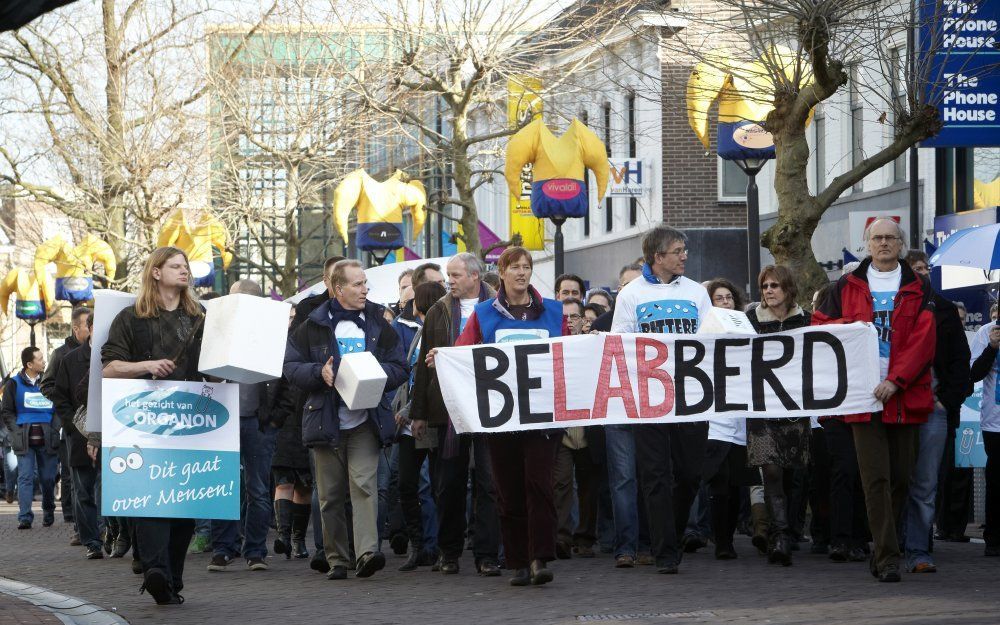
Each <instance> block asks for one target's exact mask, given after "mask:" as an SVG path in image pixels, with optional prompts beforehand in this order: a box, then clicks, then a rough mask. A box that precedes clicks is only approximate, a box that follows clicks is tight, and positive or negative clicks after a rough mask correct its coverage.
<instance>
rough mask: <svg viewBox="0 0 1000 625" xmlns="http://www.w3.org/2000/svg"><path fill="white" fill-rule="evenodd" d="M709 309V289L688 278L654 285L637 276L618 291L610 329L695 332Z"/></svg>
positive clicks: (662, 332)
mask: <svg viewBox="0 0 1000 625" xmlns="http://www.w3.org/2000/svg"><path fill="white" fill-rule="evenodd" d="M710 310H712V300H711V298H709V296H708V291H706V290H705V287H703V286H701V285H700V284H698V283H697V282H695V281H694V280H691V279H690V278H685V277H684V276H678V277H677V278H675V279H674V280H672V281H671V282H669V283H667V284H662V283H661V284H654V283H652V282H650V281H648V280H646V279H645V278H643V277H639V278H636V279H635V280H633V281H631V282H629V283H628V284H626V285H625V286H624V287H622V290H621V291H620V292H619V293H618V298H617V300H616V301H615V314H614V317H613V319H612V322H611V331H612V332H620V333H624V332H640V333H655V334H694V333H696V332H697V331H698V327H699V326H700V325H701V324H702V322H704V320H705V317H706V315H708V312H709V311H710Z"/></svg>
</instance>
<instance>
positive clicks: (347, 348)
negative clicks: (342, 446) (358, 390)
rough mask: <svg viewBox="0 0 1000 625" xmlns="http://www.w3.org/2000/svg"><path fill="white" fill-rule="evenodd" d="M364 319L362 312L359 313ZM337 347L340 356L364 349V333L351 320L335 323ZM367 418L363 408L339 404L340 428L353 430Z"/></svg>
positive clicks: (366, 412)
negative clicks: (355, 408) (353, 408)
mask: <svg viewBox="0 0 1000 625" xmlns="http://www.w3.org/2000/svg"><path fill="white" fill-rule="evenodd" d="M361 318H362V319H364V318H365V316H364V313H362V314H361ZM336 333H337V347H338V348H339V349H340V357H341V358H343V357H344V356H346V355H347V354H355V353H358V352H363V351H365V333H364V331H363V330H362V329H361V328H359V327H358V324H356V323H354V322H353V321H341V322H339V323H338V324H337V329H336ZM366 419H368V411H367V410H364V409H360V410H350V409H348V408H347V406H345V405H343V404H342V405H341V406H340V429H341V430H353V429H354V428H356V427H358V426H359V425H361V424H363V423H364V422H365V420H366Z"/></svg>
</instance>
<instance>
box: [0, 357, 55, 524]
mask: <svg viewBox="0 0 1000 625" xmlns="http://www.w3.org/2000/svg"><path fill="white" fill-rule="evenodd" d="M21 365H22V367H23V368H22V369H21V372H20V373H18V374H17V375H15V376H13V377H12V378H11V379H10V380H8V381H7V385H6V386H5V387H4V392H3V403H2V405H0V418H2V419H3V423H4V426H5V427H6V428H7V430H8V431H9V432H10V436H11V446H12V447H13V448H14V453H15V454H16V455H17V471H18V476H17V503H18V507H19V510H18V514H17V520H18V524H17V529H20V530H29V529H31V524H32V522H33V521H34V520H35V515H34V513H33V512H32V511H31V503H32V501H33V500H34V494H35V486H34V482H35V470H36V469H37V471H38V480H39V482H40V483H41V485H42V511H43V516H42V525H44V526H45V527H48V526H50V525H52V523H53V522H54V521H55V513H56V500H55V481H56V471H57V470H58V464H59V456H58V453H59V426H58V425H56V424H55V422H54V419H55V413H54V412H53V410H52V402H51V401H49V400H48V399H47V398H46V397H45V395H43V394H42V390H41V388H39V380H40V378H41V376H42V373H44V372H45V360H44V359H43V358H42V351H41V350H40V349H38V348H37V347H26V348H24V350H22V351H21Z"/></svg>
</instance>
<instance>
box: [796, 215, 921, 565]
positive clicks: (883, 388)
mask: <svg viewBox="0 0 1000 625" xmlns="http://www.w3.org/2000/svg"><path fill="white" fill-rule="evenodd" d="M864 238H865V242H866V243H867V245H868V252H869V255H870V256H869V258H867V259H865V260H864V262H862V263H861V265H860V266H859V267H858V268H857V269H855V270H854V271H852V272H851V273H848V274H845V275H844V276H842V277H841V278H840V280H839V281H838V282H837V285H836V287H835V288H834V289H833V291H832V293H831V295H830V297H828V298H826V299H825V300H824V302H823V304H822V305H821V306H820V307H819V308H818V309H817V310H816V312H815V313H814V314H813V325H818V324H828V323H851V322H854V321H861V322H865V323H871V324H873V325H874V327H875V329H876V331H877V332H878V338H879V365H880V369H881V372H880V373H881V375H880V377H881V380H882V381H881V382H880V383H879V385H878V386H877V387H876V388H875V397H876V398H877V399H878V400H879V401H880V402H882V404H883V409H882V410H881V411H878V412H873V413H863V414H852V415H847V417H846V421H847V422H848V423H851V424H852V430H853V434H854V443H855V446H856V448H857V453H858V467H859V469H860V471H861V483H862V487H863V488H864V491H865V505H866V507H867V508H868V519H869V524H870V526H871V533H872V538H873V540H874V543H875V552H874V554H873V555H872V560H871V562H870V569H871V573H872V575H874V576H875V577H877V578H878V580H879V581H880V582H898V581H900V580H901V578H900V575H899V560H900V551H899V539H898V536H897V531H896V528H897V527H898V525H899V522H900V516H901V515H902V513H903V509H904V505H905V503H906V496H907V490H908V488H909V482H910V475H911V473H912V471H913V465H914V462H915V461H916V450H917V442H918V440H919V434H920V429H919V426H920V425H921V424H923V423H926V422H927V415H928V414H929V413H930V412H931V411H932V410H933V409H934V396H933V394H932V393H931V365H932V364H933V361H934V347H935V335H936V331H935V324H934V315H933V313H932V310H931V309H932V308H933V307H932V306H931V303H930V302H931V288H930V285H929V284H928V283H927V281H926V280H924V279H922V278H921V277H920V276H918V275H916V274H915V273H914V272H913V270H912V269H910V267H909V265H907V264H906V263H900V262H899V261H900V259H902V258H903V256H904V254H905V252H906V247H905V244H904V240H905V239H904V232H903V230H902V228H900V227H899V224H897V223H896V222H894V221H892V220H890V219H878V220H876V221H874V222H872V223H871V224H870V225H869V226H868V228H867V230H865V234H864Z"/></svg>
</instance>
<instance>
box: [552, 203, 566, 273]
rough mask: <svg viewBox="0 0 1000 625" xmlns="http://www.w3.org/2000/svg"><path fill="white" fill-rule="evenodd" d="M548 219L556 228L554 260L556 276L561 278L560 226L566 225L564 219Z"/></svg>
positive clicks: (561, 235)
mask: <svg viewBox="0 0 1000 625" xmlns="http://www.w3.org/2000/svg"><path fill="white" fill-rule="evenodd" d="M549 219H551V220H552V223H553V224H555V226H556V236H555V240H554V241H553V242H554V243H555V248H556V258H555V261H556V276H561V275H563V267H564V265H563V261H564V253H563V232H562V226H563V224H564V223H566V218H565V217H561V216H560V217H550V218H549Z"/></svg>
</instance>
